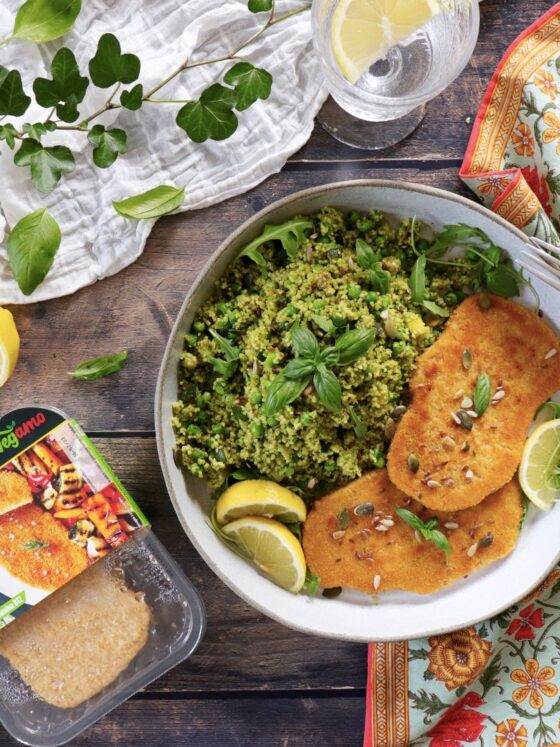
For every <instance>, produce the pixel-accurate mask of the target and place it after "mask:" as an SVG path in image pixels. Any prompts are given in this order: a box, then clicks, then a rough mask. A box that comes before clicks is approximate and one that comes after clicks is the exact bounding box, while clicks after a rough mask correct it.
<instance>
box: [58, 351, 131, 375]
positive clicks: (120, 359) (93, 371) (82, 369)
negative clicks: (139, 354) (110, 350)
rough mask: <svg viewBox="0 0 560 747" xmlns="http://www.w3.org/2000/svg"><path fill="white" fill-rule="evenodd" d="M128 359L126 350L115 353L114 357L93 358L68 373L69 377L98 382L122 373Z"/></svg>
mask: <svg viewBox="0 0 560 747" xmlns="http://www.w3.org/2000/svg"><path fill="white" fill-rule="evenodd" d="M127 358H128V352H127V351H126V350H123V352H122V353H115V354H114V355H102V356H100V357H99V358H91V359H90V360H87V361H82V362H81V363H80V364H79V366H78V367H77V368H75V369H74V370H73V371H68V375H69V376H73V377H74V378H75V379H79V380H80V381H97V379H102V378H103V377H104V376H109V374H112V373H116V372H117V371H120V370H121V368H122V367H123V366H124V364H125V363H126V360H127Z"/></svg>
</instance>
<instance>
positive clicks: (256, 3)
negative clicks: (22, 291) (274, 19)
mask: <svg viewBox="0 0 560 747" xmlns="http://www.w3.org/2000/svg"><path fill="white" fill-rule="evenodd" d="M272 3H273V0H249V5H248V6H247V7H248V8H249V10H250V11H251V13H262V12H263V11H265V10H272Z"/></svg>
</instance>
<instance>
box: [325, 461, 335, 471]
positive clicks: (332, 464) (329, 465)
mask: <svg viewBox="0 0 560 747" xmlns="http://www.w3.org/2000/svg"><path fill="white" fill-rule="evenodd" d="M323 469H324V470H325V472H334V471H335V469H336V462H325V465H324V467H323Z"/></svg>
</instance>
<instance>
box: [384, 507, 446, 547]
mask: <svg viewBox="0 0 560 747" xmlns="http://www.w3.org/2000/svg"><path fill="white" fill-rule="evenodd" d="M395 513H396V514H398V516H400V518H401V519H402V520H403V521H404V522H406V523H407V524H408V525H409V526H411V527H412V528H413V529H415V530H416V531H417V532H418V533H419V534H420V536H421V537H423V538H424V539H425V540H427V541H428V542H433V543H434V545H435V546H436V547H438V548H439V549H440V550H442V551H443V552H444V553H445V557H446V560H449V555H450V553H451V547H450V546H449V540H448V539H447V537H446V536H445V534H444V533H443V532H440V530H439V529H436V527H437V526H438V524H439V520H438V519H437V518H436V517H435V516H434V518H433V519H429V520H428V521H427V522H423V521H422V519H421V518H420V517H419V516H416V514H413V513H412V511H408V510H407V509H406V508H397V509H395Z"/></svg>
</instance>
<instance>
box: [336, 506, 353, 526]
mask: <svg viewBox="0 0 560 747" xmlns="http://www.w3.org/2000/svg"><path fill="white" fill-rule="evenodd" d="M336 526H337V529H348V527H349V526H350V513H349V512H348V509H347V508H342V509H341V510H340V511H339V512H338V516H337V517H336Z"/></svg>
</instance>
